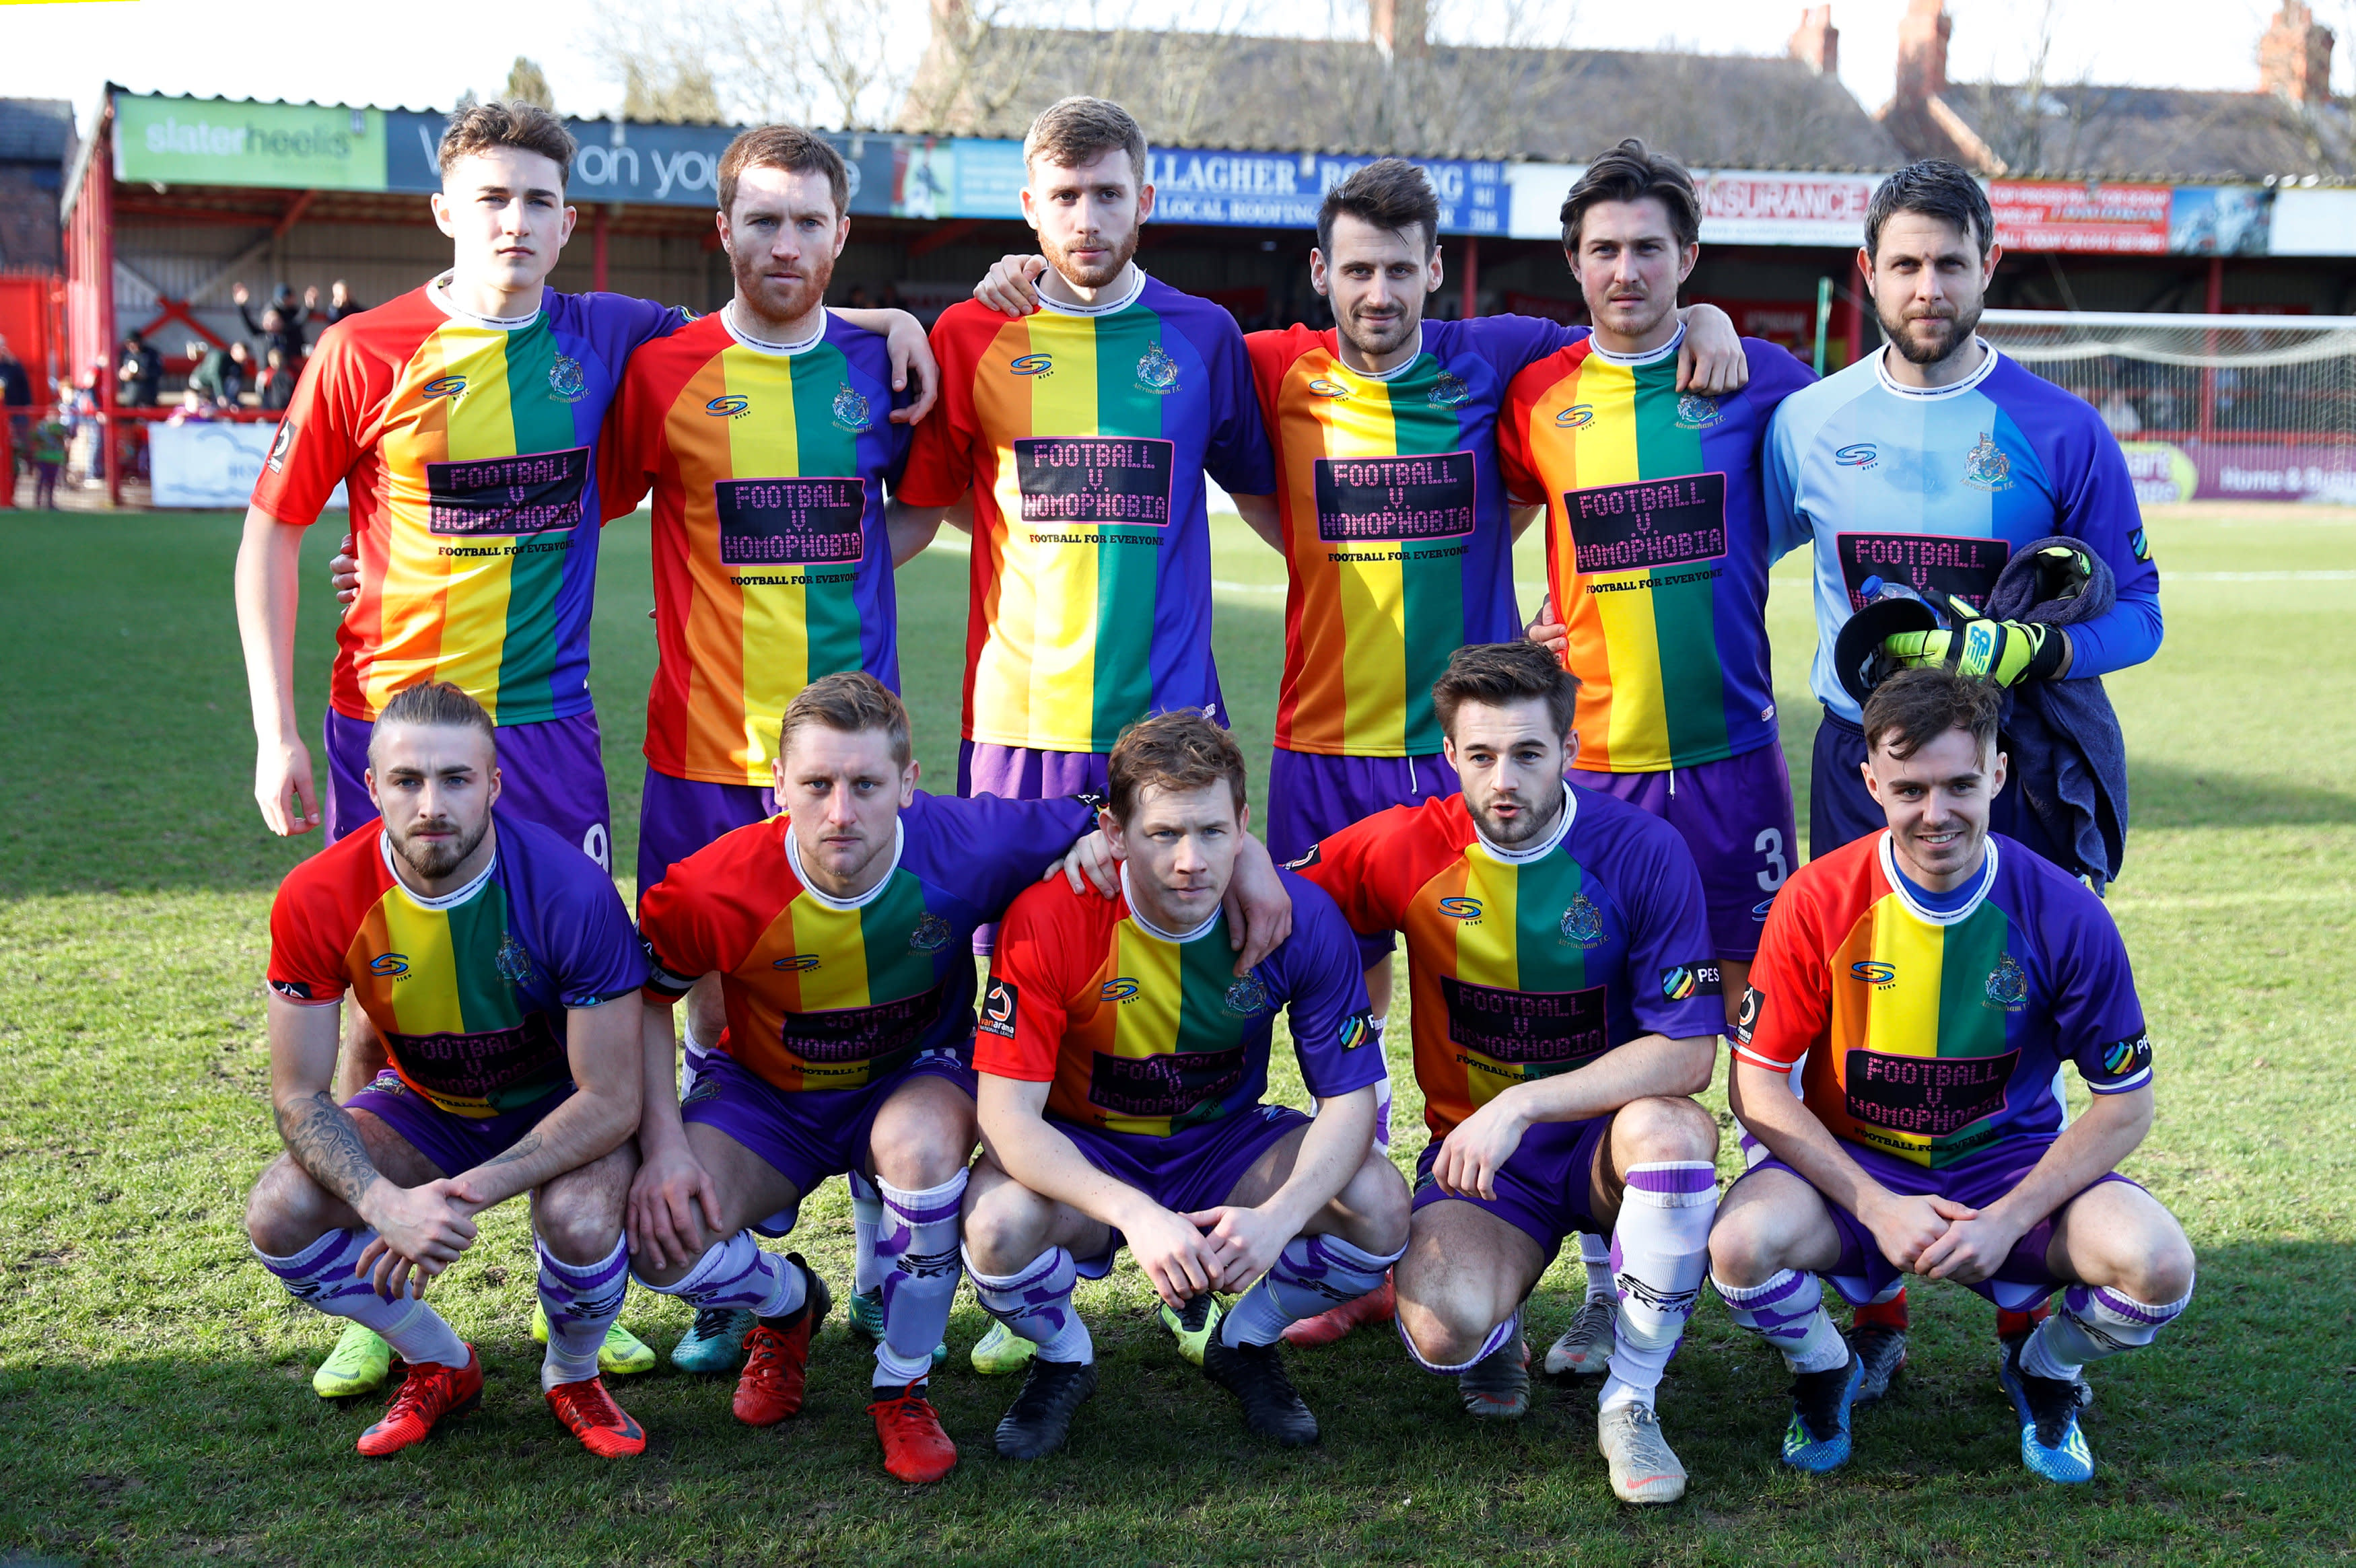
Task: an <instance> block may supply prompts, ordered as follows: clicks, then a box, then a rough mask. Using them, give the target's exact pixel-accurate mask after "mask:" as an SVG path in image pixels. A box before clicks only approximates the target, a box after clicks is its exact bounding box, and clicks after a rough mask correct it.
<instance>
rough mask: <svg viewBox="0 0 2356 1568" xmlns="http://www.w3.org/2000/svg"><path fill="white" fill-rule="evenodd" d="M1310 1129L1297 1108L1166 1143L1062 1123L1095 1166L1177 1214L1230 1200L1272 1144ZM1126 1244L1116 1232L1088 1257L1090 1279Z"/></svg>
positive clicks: (1206, 1127)
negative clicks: (1095, 1254) (1099, 1252)
mask: <svg viewBox="0 0 2356 1568" xmlns="http://www.w3.org/2000/svg"><path fill="white" fill-rule="evenodd" d="M1054 1125H1055V1130H1056V1131H1057V1132H1059V1133H1061V1134H1063V1135H1064V1136H1066V1137H1067V1138H1069V1139H1071V1140H1072V1147H1075V1148H1076V1149H1078V1150H1079V1151H1080V1156H1081V1157H1082V1158H1084V1159H1086V1160H1087V1162H1088V1163H1089V1164H1090V1165H1093V1166H1095V1167H1096V1168H1098V1170H1101V1171H1103V1172H1104V1173H1105V1174H1106V1175H1107V1176H1109V1177H1111V1178H1112V1179H1114V1180H1115V1181H1118V1182H1119V1183H1120V1184H1121V1185H1122V1186H1124V1187H1133V1188H1135V1189H1137V1190H1138V1191H1140V1192H1142V1193H1144V1194H1145V1195H1146V1196H1147V1197H1148V1198H1151V1199H1152V1200H1154V1201H1155V1202H1156V1203H1159V1204H1161V1205H1162V1207H1163V1208H1164V1209H1167V1210H1169V1211H1171V1212H1172V1213H1173V1214H1192V1213H1195V1212H1197V1211H1201V1210H1205V1209H1214V1208H1216V1207H1217V1206H1218V1205H1220V1204H1222V1203H1225V1202H1226V1200H1227V1194H1229V1193H1230V1192H1233V1191H1234V1190H1235V1189H1236V1183H1237V1182H1238V1181H1241V1180H1242V1179H1244V1175H1245V1173H1246V1172H1248V1171H1249V1170H1250V1169H1251V1168H1252V1167H1253V1166H1255V1165H1257V1164H1258V1163H1259V1157H1260V1156H1262V1155H1264V1154H1266V1153H1267V1152H1268V1151H1269V1146H1271V1145H1273V1144H1277V1143H1280V1142H1282V1141H1283V1140H1284V1139H1285V1138H1287V1137H1289V1136H1291V1133H1292V1129H1293V1128H1295V1127H1305V1126H1307V1125H1309V1118H1308V1117H1307V1116H1305V1115H1302V1114H1301V1113H1300V1112H1299V1111H1296V1110H1294V1109H1293V1108H1292V1107H1291V1106H1290V1105H1253V1106H1249V1107H1248V1108H1247V1109H1244V1110H1241V1111H1237V1112H1236V1113H1235V1114H1234V1115H1227V1116H1222V1117H1220V1118H1219V1119H1218V1120H1217V1121H1215V1122H1205V1123H1203V1124H1202V1125H1200V1126H1193V1127H1188V1128H1186V1129H1185V1130H1184V1131H1183V1132H1175V1133H1173V1134H1171V1135H1170V1136H1168V1137H1166V1138H1165V1137H1155V1136H1152V1135H1151V1134H1150V1133H1108V1132H1106V1131H1104V1130H1103V1129H1101V1128H1098V1127H1087V1126H1082V1125H1080V1124H1078V1123H1077V1122H1066V1121H1065V1120H1063V1119H1062V1118H1060V1117H1058V1118H1056V1119H1055V1123H1054ZM1121 1244H1122V1237H1121V1233H1120V1232H1119V1231H1115V1232H1113V1233H1112V1244H1111V1245H1110V1246H1109V1247H1108V1248H1106V1249H1105V1252H1104V1253H1103V1255H1102V1256H1100V1257H1095V1258H1084V1259H1082V1260H1080V1264H1079V1268H1080V1272H1081V1273H1082V1274H1083V1275H1087V1277H1088V1278H1090V1279H1098V1278H1101V1277H1103V1275H1104V1274H1105V1272H1106V1271H1107V1270H1108V1269H1109V1268H1111V1267H1112V1255H1113V1253H1117V1252H1119V1250H1120V1248H1121Z"/></svg>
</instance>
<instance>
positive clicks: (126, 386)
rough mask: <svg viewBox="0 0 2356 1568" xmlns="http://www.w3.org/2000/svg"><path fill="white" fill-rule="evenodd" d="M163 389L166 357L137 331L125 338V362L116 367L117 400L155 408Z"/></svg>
mask: <svg viewBox="0 0 2356 1568" xmlns="http://www.w3.org/2000/svg"><path fill="white" fill-rule="evenodd" d="M163 390H164V357H163V356H162V355H160V354H158V353H156V352H155V348H154V347H152V346H151V345H150V344H149V343H148V341H147V340H146V339H145V338H144V337H142V336H139V335H138V334H137V333H135V332H134V333H132V334H130V335H129V336H126V337H124V338H123V363H122V364H120V365H118V366H116V367H115V370H114V400H115V401H116V402H117V403H119V404H120V405H122V406H123V408H126V409H152V408H154V407H155V405H156V403H157V401H158V400H160V399H161V397H162V395H163Z"/></svg>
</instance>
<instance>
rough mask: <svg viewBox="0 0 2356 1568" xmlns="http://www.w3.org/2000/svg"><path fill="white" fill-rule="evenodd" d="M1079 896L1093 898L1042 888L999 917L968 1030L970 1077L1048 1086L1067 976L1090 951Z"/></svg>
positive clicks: (1059, 1045)
mask: <svg viewBox="0 0 2356 1568" xmlns="http://www.w3.org/2000/svg"><path fill="white" fill-rule="evenodd" d="M1084 897H1085V898H1094V897H1096V895H1095V894H1094V893H1087V894H1079V893H1075V892H1073V891H1071V890H1070V889H1069V888H1066V887H1064V886H1062V885H1061V884H1060V883H1055V882H1043V883H1041V884H1040V885H1039V886H1037V887H1035V888H1033V889H1031V890H1030V891H1027V892H1025V893H1023V895H1022V896H1021V897H1020V898H1017V899H1016V900H1015V901H1014V904H1013V907H1012V908H1011V909H1009V910H1008V911H1007V912H1006V919H1005V920H1004V921H1002V922H1001V923H1000V924H999V927H998V947H997V951H996V952H995V953H994V954H992V955H991V961H990V984H989V986H988V987H985V988H984V989H983V991H982V994H981V1019H980V1023H979V1024H977V1025H976V1026H975V1029H974V1036H973V1066H974V1071H975V1072H987V1073H989V1074H991V1076H992V1077H996V1078H1014V1079H1020V1080H1021V1081H1023V1083H1052V1082H1054V1080H1055V1058H1056V1056H1057V1055H1058V1054H1059V1053H1060V1052H1061V1051H1062V1050H1063V1046H1064V1019H1065V1016H1066V1013H1065V999H1066V997H1067V996H1068V995H1069V993H1070V985H1069V982H1068V980H1067V978H1066V976H1067V973H1068V971H1069V969H1070V967H1071V965H1073V964H1075V963H1085V962H1086V955H1087V948H1088V945H1089V944H1088V933H1087V931H1086V929H1085V922H1086V914H1087V909H1086V906H1085V905H1083V904H1082V903H1081V899H1082V898H1084Z"/></svg>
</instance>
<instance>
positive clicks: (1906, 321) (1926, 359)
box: [1874, 300, 1987, 365]
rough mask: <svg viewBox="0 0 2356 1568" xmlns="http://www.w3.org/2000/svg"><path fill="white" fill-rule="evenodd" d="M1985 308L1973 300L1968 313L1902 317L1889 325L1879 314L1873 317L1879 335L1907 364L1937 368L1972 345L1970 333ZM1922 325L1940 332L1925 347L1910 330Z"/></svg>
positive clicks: (1876, 312) (1885, 318)
mask: <svg viewBox="0 0 2356 1568" xmlns="http://www.w3.org/2000/svg"><path fill="white" fill-rule="evenodd" d="M1986 308H1987V307H1986V306H1984V305H1982V304H1980V303H1979V302H1978V301H1976V300H1975V301H1973V302H1972V307H1971V309H1969V310H1959V311H1957V312H1956V313H1955V314H1954V315H1950V316H1922V315H1918V316H1912V317H1908V316H1904V315H1901V316H1900V317H1899V318H1898V319H1897V320H1896V321H1892V320H1890V317H1889V316H1888V315H1884V314H1883V313H1882V312H1880V311H1879V310H1876V311H1875V312H1874V315H1876V316H1877V317H1879V319H1880V322H1881V335H1882V336H1884V337H1887V338H1889V339H1890V342H1891V343H1892V344H1894V345H1895V346H1896V347H1897V349H1898V352H1899V353H1900V354H1901V355H1902V356H1904V357H1905V358H1906V360H1907V361H1908V362H1909V363H1910V364H1915V365H1936V364H1937V363H1939V362H1940V361H1941V360H1943V359H1944V358H1946V357H1948V356H1949V355H1951V354H1953V353H1954V351H1955V350H1956V349H1957V348H1959V347H1962V346H1963V345H1964V344H1965V343H1968V342H1970V341H1971V337H1972V333H1973V330H1974V329H1975V328H1976V327H1977V326H1978V325H1979V324H1980V312H1981V311H1982V310H1984V309H1986ZM1925 322H1929V323H1932V324H1933V325H1935V326H1936V327H1937V328H1938V329H1939V330H1938V331H1936V332H1935V333H1934V334H1933V336H1932V338H1931V339H1930V341H1929V342H1928V343H1927V344H1925V343H1923V342H1922V341H1921V340H1919V339H1918V338H1917V336H1916V335H1915V332H1914V331H1913V330H1912V329H1915V328H1919V327H1921V326H1922V325H1923V324H1924V323H1925Z"/></svg>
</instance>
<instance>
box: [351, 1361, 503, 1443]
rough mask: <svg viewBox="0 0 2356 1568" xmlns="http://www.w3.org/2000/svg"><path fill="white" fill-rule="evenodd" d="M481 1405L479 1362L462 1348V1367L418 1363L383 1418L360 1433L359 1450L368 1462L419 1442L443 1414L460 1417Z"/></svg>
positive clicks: (428, 1362) (481, 1385) (481, 1362)
mask: <svg viewBox="0 0 2356 1568" xmlns="http://www.w3.org/2000/svg"><path fill="white" fill-rule="evenodd" d="M480 1403H483V1359H482V1358H481V1357H480V1356H477V1354H475V1347H473V1346H472V1345H469V1346H467V1347H466V1365H465V1366H463V1367H446V1366H444V1365H443V1364H442V1363H441V1362H439V1361H420V1362H417V1363H416V1364H415V1365H413V1366H412V1367H411V1368H410V1369H409V1375H408V1376H406V1377H404V1378H402V1380H401V1387H400V1389H399V1390H398V1391H397V1392H395V1393H394V1394H393V1396H392V1403H391V1404H389V1405H387V1406H386V1407H385V1412H384V1419H383V1420H381V1421H380V1422H378V1423H377V1424H375V1425H374V1426H371V1427H369V1429H368V1430H367V1431H366V1432H363V1433H361V1434H360V1440H359V1445H358V1446H359V1451H360V1452H361V1453H363V1454H365V1455H367V1456H369V1458H371V1459H381V1458H384V1457H385V1456H388V1455H391V1454H398V1453H400V1452H401V1451H402V1449H403V1448H406V1447H408V1446H409V1445H411V1444H412V1443H422V1442H423V1441H424V1440H425V1435H426V1434H427V1433H429V1432H431V1431H433V1430H434V1424H435V1423H437V1422H439V1421H440V1420H441V1419H442V1418H443V1417H444V1416H445V1415H464V1414H466V1413H467V1412H468V1411H471V1410H473V1409H474V1408H475V1407H476V1406H477V1405H478V1404H480Z"/></svg>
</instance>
